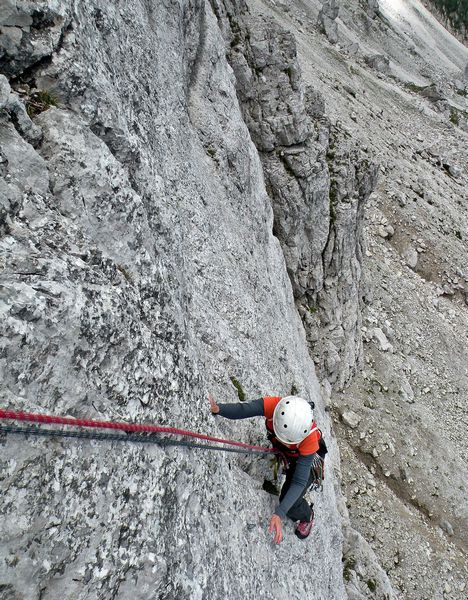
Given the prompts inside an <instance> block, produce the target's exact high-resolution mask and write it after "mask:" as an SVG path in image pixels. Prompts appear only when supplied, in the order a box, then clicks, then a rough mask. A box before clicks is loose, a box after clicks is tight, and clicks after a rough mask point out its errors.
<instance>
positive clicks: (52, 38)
mask: <svg viewBox="0 0 468 600" xmlns="http://www.w3.org/2000/svg"><path fill="white" fill-rule="evenodd" d="M69 13H70V2H69V1H68V0H66V1H65V2H63V1H59V0H52V1H49V2H31V1H28V0H26V1H24V0H23V1H21V2H17V1H16V0H4V1H3V2H2V7H1V9H0V71H1V72H2V73H4V74H5V75H7V76H8V77H11V76H17V75H20V74H21V73H23V72H24V71H25V70H26V69H29V68H31V67H32V66H34V65H35V64H37V63H39V62H40V61H44V60H46V59H49V58H50V57H51V56H52V53H53V52H54V51H56V50H57V48H58V47H59V45H60V43H61V41H62V36H63V32H64V30H65V28H66V27H67V26H68V24H69V17H68V15H69Z"/></svg>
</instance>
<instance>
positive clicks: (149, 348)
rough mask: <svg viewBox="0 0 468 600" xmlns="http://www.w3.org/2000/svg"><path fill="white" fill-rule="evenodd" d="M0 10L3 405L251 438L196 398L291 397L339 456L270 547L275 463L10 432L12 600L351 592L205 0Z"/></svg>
mask: <svg viewBox="0 0 468 600" xmlns="http://www.w3.org/2000/svg"><path fill="white" fill-rule="evenodd" d="M215 8H216V7H215ZM233 8H236V5H234V4H232V5H230V9H233ZM1 18H2V20H3V21H2V29H1V47H2V54H1V60H2V69H3V72H4V73H5V75H6V76H7V78H8V80H7V79H6V78H4V77H2V79H1V82H0V83H1V96H0V111H1V112H0V145H1V153H0V169H1V176H2V179H1V180H0V190H1V200H0V202H1V204H0V235H1V237H0V249H1V254H0V269H1V271H0V273H1V274H0V283H1V303H0V310H1V319H0V327H1V332H2V342H1V352H0V378H1V381H2V386H1V404H2V405H3V406H6V407H10V408H15V409H26V410H32V411H40V412H50V413H55V414H63V415H71V416H76V417H81V416H83V417H84V416H89V417H93V418H102V419H112V420H128V421H138V422H141V421H149V422H156V423H159V424H161V425H172V426H179V427H185V428H190V429H193V430H198V431H202V432H206V433H214V434H217V435H224V436H226V437H232V438H237V439H243V440H246V441H252V442H262V441H263V430H262V428H263V425H262V423H261V422H260V421H259V422H254V423H240V424H233V423H228V422H222V421H215V420H214V419H213V418H212V417H211V415H209V414H208V408H207V402H206V394H207V392H208V391H211V392H213V393H214V394H215V396H216V397H217V398H218V399H220V400H228V401H229V400H230V401H235V400H236V399H237V393H236V389H235V387H234V386H233V385H232V383H231V381H232V378H235V379H236V380H237V382H240V384H241V385H242V387H243V389H244V390H245V392H246V394H247V396H248V397H251V398H255V397H258V396H259V395H261V394H264V393H268V392H273V393H274V392H277V393H280V394H285V393H289V392H290V391H291V389H292V388H293V387H294V389H296V390H297V391H298V392H300V393H301V394H304V395H305V396H307V397H309V398H311V399H314V400H315V401H316V404H317V420H318V422H319V423H320V426H321V428H322V429H323V431H324V433H325V435H326V437H327V441H328V442H329V447H330V455H329V456H330V458H329V471H328V472H329V476H328V477H327V480H326V482H325V489H324V492H323V494H322V495H320V496H319V497H318V498H317V499H316V513H317V525H316V529H315V532H314V536H313V539H312V540H310V542H311V544H310V545H309V546H308V547H307V546H304V545H301V544H298V542H297V539H296V538H295V536H294V535H293V533H292V528H291V527H290V526H289V525H287V526H286V540H285V541H284V542H283V544H282V545H281V546H280V547H278V548H273V547H272V544H271V541H270V536H269V535H268V534H267V532H266V526H267V524H268V521H269V517H270V515H271V513H272V511H273V509H274V506H275V502H276V500H275V498H274V497H272V496H269V495H268V494H266V493H265V492H264V491H263V490H262V484H263V481H264V478H265V477H271V474H270V473H269V464H268V461H265V460H264V459H252V458H251V457H246V458H239V457H238V456H237V455H236V456H235V457H231V456H230V455H224V454H221V453H219V454H208V453H203V452H201V451H189V450H183V449H176V448H172V449H161V448H159V447H157V446H148V445H144V446H143V445H138V444H132V445H130V444H123V443H117V442H115V443H105V442H90V441H86V440H83V441H80V442H78V441H73V440H72V441H70V440H63V441H58V440H54V439H50V440H48V439H35V438H34V439H33V438H24V437H20V436H18V437H14V436H12V435H11V434H4V433H2V434H1V437H0V443H1V445H2V456H1V459H0V465H1V467H0V480H1V489H2V494H1V500H0V503H1V512H2V514H3V515H4V516H5V517H6V518H5V519H3V520H2V523H1V524H0V536H1V539H2V545H1V548H0V597H1V598H2V600H3V599H5V600H12V599H15V600H18V599H21V600H22V599H28V600H38V599H39V598H40V599H41V600H56V598H58V597H61V598H64V599H68V598H69V599H72V598H73V600H80V599H85V598H86V599H90V598H101V599H110V598H114V599H118V598H122V599H123V598H128V597H130V595H131V596H132V598H135V599H138V598H141V599H142V600H143V599H144V600H148V599H149V598H158V599H160V600H161V599H165V600H170V599H174V600H175V599H177V600H181V599H184V598H187V599H188V598H190V599H196V598H198V599H201V598H210V599H217V598H224V597H225V596H226V594H229V596H230V597H231V598H233V600H245V598H248V597H259V598H260V597H261V598H265V599H269V598H270V599H271V600H273V599H274V600H280V599H281V598H284V599H288V600H289V599H293V598H303V597H305V596H307V597H310V598H317V599H318V598H327V599H330V600H332V599H341V598H345V591H344V586H343V579H342V564H341V555H342V550H341V545H342V534H341V528H340V520H339V516H338V510H337V502H336V496H335V489H334V486H335V484H336V479H335V470H337V469H338V465H337V451H336V446H335V443H334V441H333V437H332V436H331V433H330V430H329V420H328V416H327V414H326V413H325V412H324V411H323V405H322V402H321V399H320V396H319V389H318V383H317V379H316V377H315V373H314V365H313V362H312V361H311V359H310V357H309V354H308V348H307V341H306V337H305V333H304V330H303V326H302V323H301V320H300V318H299V316H298V314H297V310H296V307H295V304H294V296H293V289H292V287H291V283H290V279H289V277H288V271H287V269H286V265H285V261H284V257H283V252H282V250H281V247H280V244H279V243H278V240H277V238H276V237H275V236H274V235H273V233H272V231H273V227H274V219H276V220H278V217H277V216H276V214H277V209H275V216H274V215H273V211H272V208H271V205H270V200H269V198H268V196H267V193H266V190H265V185H264V179H263V170H262V165H261V163H260V160H259V157H258V154H257V151H256V149H255V147H254V145H253V144H252V142H251V139H250V135H249V132H248V130H247V127H246V125H245V123H244V121H243V116H242V113H241V110H240V107H239V104H238V99H237V96H236V90H235V84H236V81H235V78H234V76H233V73H232V71H231V69H230V67H229V65H228V63H227V61H226V57H225V42H224V40H223V38H222V31H223V26H222V24H221V27H220V26H219V23H218V21H217V19H216V17H215V14H214V12H213V10H212V8H211V6H210V5H209V4H208V3H205V2H202V1H201V0H188V1H182V0H181V1H179V2H171V3H166V4H164V3H153V2H145V1H143V0H134V1H132V2H113V3H109V2H103V1H100V0H92V1H90V2H86V3H75V2H72V1H69V2H48V3H45V2H22V3H16V2H13V1H9V2H7V3H6V4H5V8H2V13H1ZM244 114H245V113H244ZM28 115H29V116H28ZM30 117H32V121H31V119H30ZM308 127H309V126H308ZM277 144H278V141H277V140H276V138H274V141H273V145H274V146H275V147H276V146H277ZM310 145H311V146H312V142H310ZM310 152H312V153H313V152H315V153H316V154H320V156H321V157H322V158H321V159H320V160H321V164H323V165H324V164H325V163H324V161H323V152H324V151H323V150H321V149H319V148H315V149H314V150H310ZM307 156H309V155H308V154H306V155H304V160H309V159H306V157H307ZM275 164H276V166H279V163H275ZM321 177H323V178H324V179H321V181H324V182H325V181H326V180H327V177H328V175H326V174H325V175H324V176H321ZM271 179H273V176H271ZM324 185H325V184H324ZM324 210H326V207H325V208H324ZM324 241H325V236H324V238H323V240H322V243H323V242H324ZM288 267H289V273H290V274H291V268H290V265H289V264H288ZM314 276H315V275H314ZM297 281H299V279H298V280H297ZM293 283H294V289H295V290H296V288H297V285H296V283H295V281H294V278H293ZM305 548H308V549H310V548H312V549H313V551H310V552H305V551H304V550H305ZM285 565H288V566H287V570H288V577H287V578H285V577H284V570H285ZM304 573H307V574H311V575H310V577H309V576H308V575H307V576H304ZM312 574H313V576H312Z"/></svg>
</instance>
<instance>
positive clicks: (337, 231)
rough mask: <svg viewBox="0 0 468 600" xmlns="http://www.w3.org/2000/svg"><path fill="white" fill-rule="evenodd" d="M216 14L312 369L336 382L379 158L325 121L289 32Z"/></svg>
mask: <svg viewBox="0 0 468 600" xmlns="http://www.w3.org/2000/svg"><path fill="white" fill-rule="evenodd" d="M218 15H219V19H220V21H221V22H222V21H223V13H222V12H220V11H218ZM224 21H225V22H226V21H228V22H229V27H226V29H227V30H228V31H229V33H230V35H229V34H228V35H227V39H228V42H229V51H230V53H229V57H230V58H229V60H230V63H231V65H232V67H233V70H234V73H235V75H236V80H237V85H236V88H237V94H238V97H239V100H240V103H241V106H242V109H243V114H244V118H245V122H246V124H247V126H248V127H249V131H250V134H251V136H252V140H253V142H254V143H255V145H256V147H257V149H258V151H259V154H260V157H261V160H262V166H263V171H264V175H265V183H266V188H267V191H268V194H269V196H270V199H271V202H272V206H273V212H274V223H273V232H274V234H275V235H276V236H277V237H278V239H279V240H280V242H281V247H282V249H283V252H284V255H285V259H286V265H287V268H288V273H289V276H290V278H291V282H292V285H293V290H294V296H295V299H296V303H297V305H298V309H299V312H300V314H301V316H302V319H303V322H304V325H305V327H306V331H307V336H308V343H309V348H310V351H311V354H312V356H313V359H314V361H315V363H316V365H317V367H318V371H319V374H320V378H321V379H322V380H324V379H327V380H328V381H329V382H331V383H332V384H333V385H335V386H336V387H338V388H342V387H343V386H344V385H345V384H346V382H348V381H349V380H350V379H351V377H352V376H353V375H354V374H355V373H356V370H357V368H359V365H360V364H361V362H362V341H361V307H362V303H363V296H364V295H365V289H364V284H363V279H362V260H363V252H362V224H363V218H364V205H365V203H366V200H367V199H368V197H369V195H370V194H371V192H372V190H373V189H374V187H375V185H376V182H377V172H378V165H377V164H375V162H374V161H372V160H371V159H370V157H369V156H368V155H367V154H366V152H365V151H363V150H361V149H360V148H358V147H357V146H356V145H355V144H353V143H352V142H351V141H350V140H349V139H347V137H346V133H345V132H343V131H341V130H340V127H339V124H338V125H334V126H332V125H331V123H330V121H329V119H327V117H326V116H325V108H324V101H323V98H322V97H321V95H320V93H319V92H318V91H317V90H315V89H313V88H312V87H310V86H309V87H308V88H307V89H306V87H305V86H304V83H303V81H302V78H301V71H300V67H299V64H298V60H297V53H296V44H295V40H294V37H293V36H292V35H291V33H289V32H287V31H285V30H284V29H283V28H281V27H280V26H279V25H278V24H277V23H276V22H275V21H273V20H271V19H268V20H266V19H264V18H263V17H258V16H251V15H250V14H248V13H245V12H244V13H242V12H240V11H237V12H236V13H229V12H228V13H227V16H226V15H224Z"/></svg>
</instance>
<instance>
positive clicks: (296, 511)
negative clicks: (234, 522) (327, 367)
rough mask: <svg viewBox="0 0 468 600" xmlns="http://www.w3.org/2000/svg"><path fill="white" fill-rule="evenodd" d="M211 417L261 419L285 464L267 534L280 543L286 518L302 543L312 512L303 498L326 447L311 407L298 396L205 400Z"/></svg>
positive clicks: (318, 469) (309, 524) (319, 466)
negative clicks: (293, 525) (285, 468)
mask: <svg viewBox="0 0 468 600" xmlns="http://www.w3.org/2000/svg"><path fill="white" fill-rule="evenodd" d="M208 399H209V401H210V408H211V412H212V413H213V415H220V416H222V417H226V418H227V419H246V418H248V417H259V416H263V417H265V425H266V428H267V432H268V437H269V439H270V441H271V443H272V445H273V447H274V448H277V449H278V450H280V451H281V452H282V453H283V454H284V456H285V457H286V460H287V463H288V464H287V470H286V480H285V482H284V484H283V487H282V488H281V493H280V497H279V504H278V506H277V508H276V510H275V512H274V514H273V516H272V517H271V520H270V526H269V529H268V531H269V532H270V533H272V534H273V541H274V542H275V543H276V544H279V543H280V542H281V540H282V539H283V524H282V520H283V519H284V518H285V517H286V516H287V517H289V518H290V519H291V520H293V521H294V522H295V523H296V525H295V529H294V532H295V534H296V535H297V537H298V538H300V539H305V538H307V537H308V536H309V534H310V532H311V531H312V526H313V523H314V510H313V508H312V506H311V505H310V504H309V503H308V502H307V501H306V499H305V498H304V495H305V494H306V492H307V490H308V489H309V488H310V486H311V485H312V484H313V483H314V481H316V479H317V477H318V475H317V474H318V473H320V474H321V473H323V461H324V459H325V454H326V453H327V447H326V445H325V442H324V441H323V438H322V435H321V432H320V431H319V429H318V428H317V425H316V424H315V421H314V415H313V405H311V404H309V402H307V400H305V399H304V398H300V397H299V396H286V397H284V398H281V397H280V396H265V397H264V398H259V399H258V400H254V401H252V402H242V403H239V402H238V403H235V404H218V403H217V402H216V401H215V400H214V399H213V397H212V396H208Z"/></svg>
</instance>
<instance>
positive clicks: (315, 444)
mask: <svg viewBox="0 0 468 600" xmlns="http://www.w3.org/2000/svg"><path fill="white" fill-rule="evenodd" d="M280 400H281V396H264V398H263V410H264V413H265V425H266V428H267V430H268V431H269V432H270V434H272V436H273V437H272V438H271V441H272V443H273V445H275V446H278V447H279V448H280V449H281V447H282V448H287V449H288V450H290V451H293V452H292V453H293V454H296V453H297V454H298V455H301V456H307V455H308V454H314V453H315V452H317V450H318V449H319V439H320V437H321V435H320V431H319V430H318V428H317V425H316V423H315V421H314V422H313V423H312V429H311V431H310V433H309V435H308V436H307V437H306V438H305V439H304V440H302V442H300V443H299V444H288V445H286V444H283V442H280V441H279V440H278V439H277V438H276V437H275V432H274V430H273V413H274V412H275V408H276V405H277V404H278V402H279V401H280Z"/></svg>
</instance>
